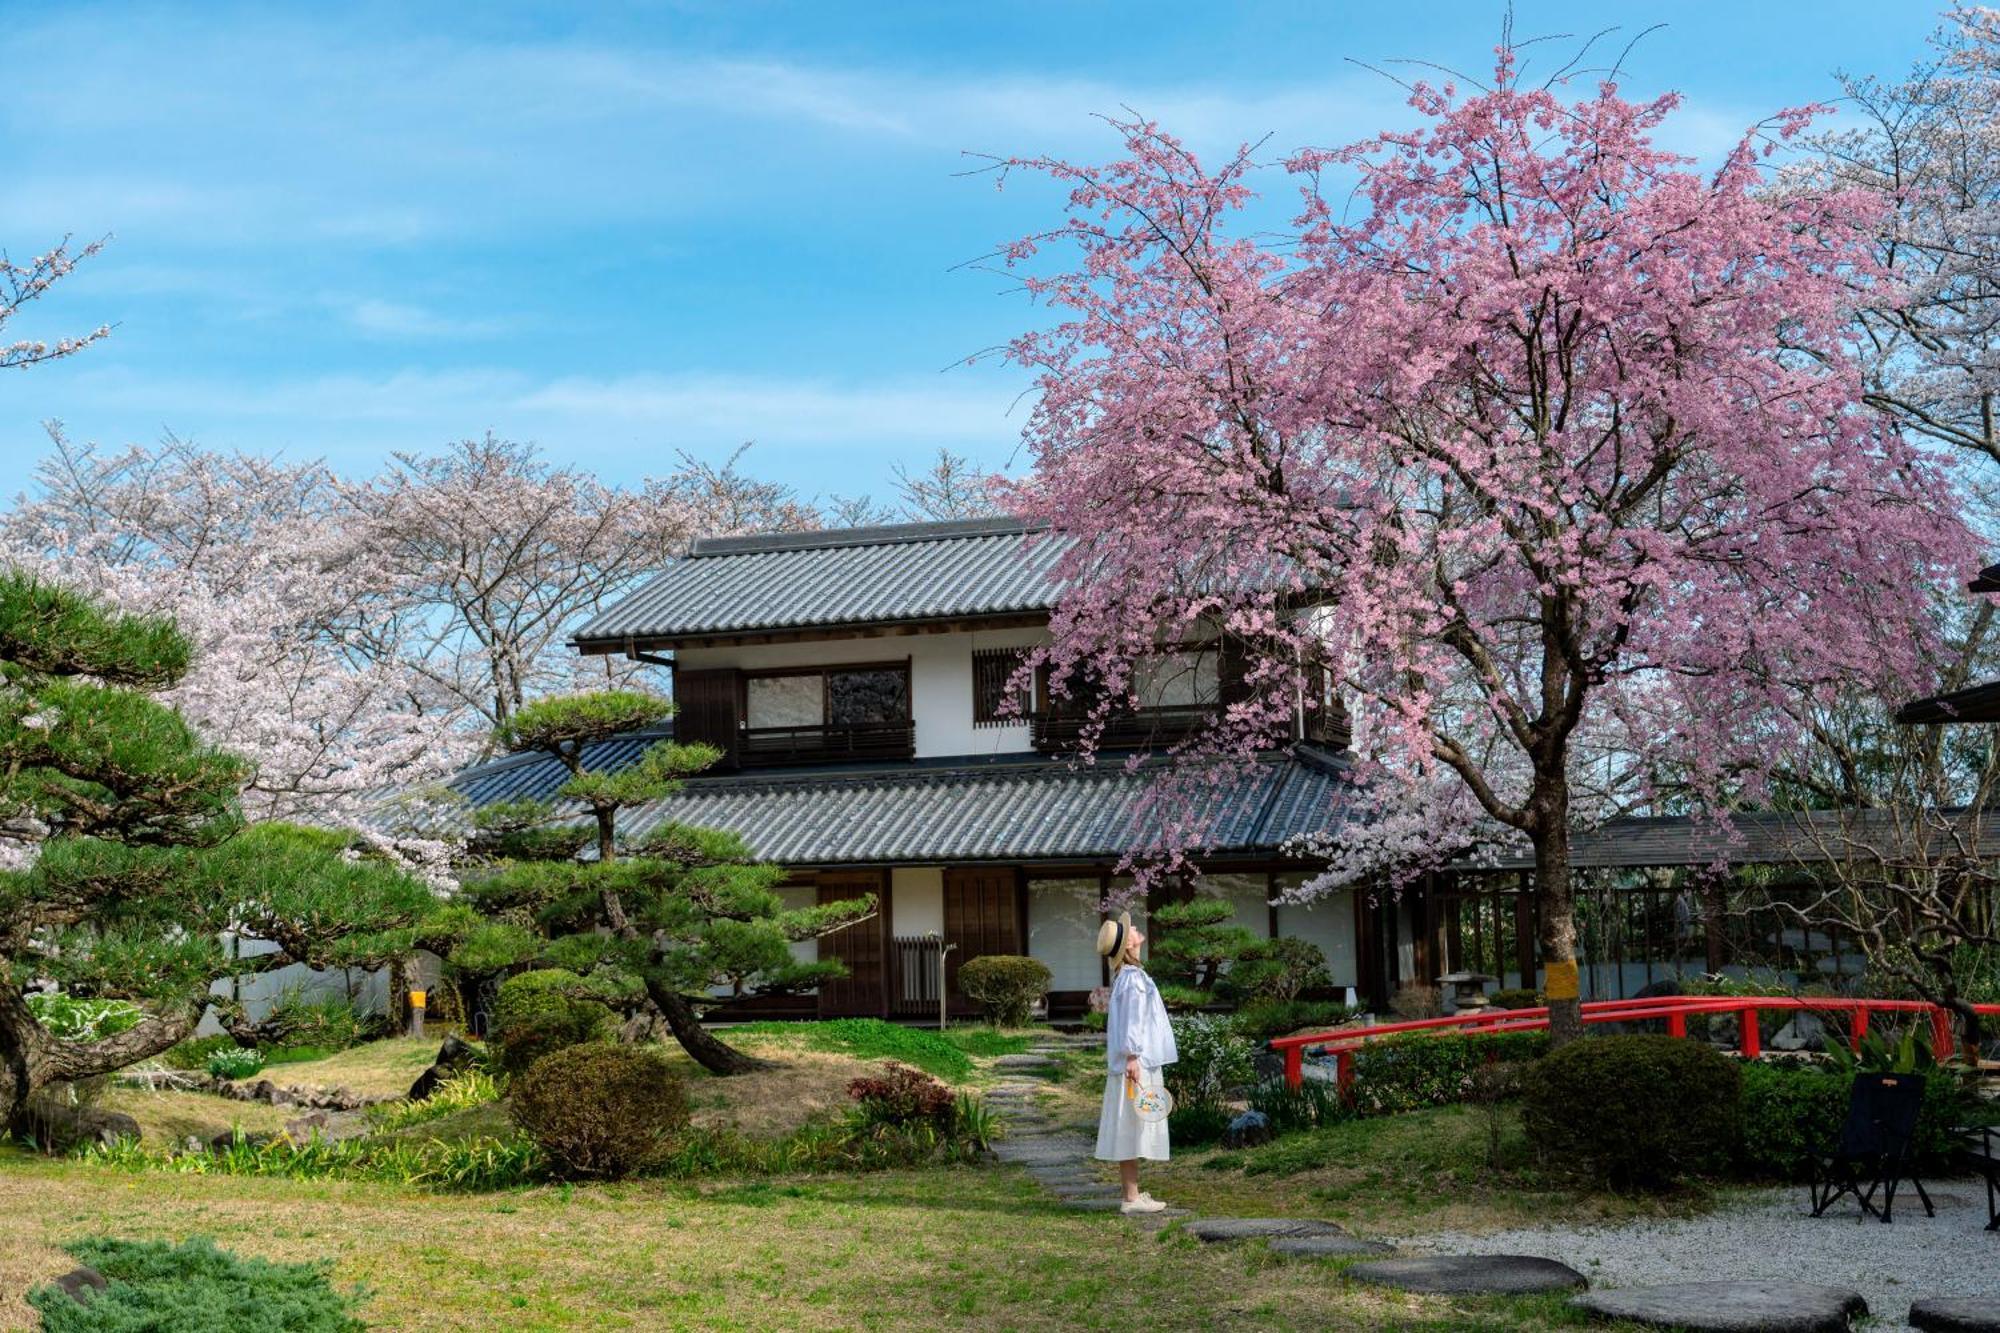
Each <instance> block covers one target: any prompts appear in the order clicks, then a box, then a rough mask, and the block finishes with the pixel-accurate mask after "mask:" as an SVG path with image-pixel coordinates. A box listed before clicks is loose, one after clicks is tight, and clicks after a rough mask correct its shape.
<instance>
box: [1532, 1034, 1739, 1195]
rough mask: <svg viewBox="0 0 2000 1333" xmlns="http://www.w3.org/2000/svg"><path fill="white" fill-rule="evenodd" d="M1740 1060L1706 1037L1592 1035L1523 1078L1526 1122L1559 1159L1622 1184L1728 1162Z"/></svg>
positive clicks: (1543, 1149)
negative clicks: (1708, 1042) (1703, 1039)
mask: <svg viewBox="0 0 2000 1333" xmlns="http://www.w3.org/2000/svg"><path fill="white" fill-rule="evenodd" d="M1739 1079H1740V1076H1739V1072H1738V1070H1737V1066H1736V1062H1735V1061H1733V1060H1731V1059H1729V1058H1728V1057H1727V1056H1724V1055H1721V1054H1719V1053H1718V1052H1716V1051H1714V1050H1711V1049H1710V1048H1709V1047H1708V1046H1707V1045H1705V1044H1704V1043H1702V1042H1697V1041H1688V1040H1686V1039H1684V1038H1676V1037H1658V1036H1630V1037H1585V1038H1582V1039H1580V1040H1577V1041H1573V1042H1571V1043H1570V1044H1569V1045H1567V1046H1564V1047H1563V1048H1561V1049H1560V1050H1556V1051H1551V1052H1550V1053H1549V1054H1548V1055H1545V1056H1543V1057H1542V1058H1541V1059H1540V1060H1538V1061H1536V1062H1535V1064H1534V1065H1533V1066H1532V1067H1531V1068H1530V1069H1529V1070H1528V1071H1527V1075H1526V1077H1525V1078H1524V1079H1523V1080H1522V1093H1523V1104H1522V1108H1521V1123H1522V1127H1523V1128H1524V1129H1525V1130H1526V1131H1527V1135H1528V1142H1529V1143H1530V1144H1531V1145H1533V1146H1534V1147H1535V1149H1536V1150H1537V1151H1539V1152H1540V1153H1541V1154H1542V1156H1543V1158H1544V1159H1545V1160H1547V1161H1548V1162H1549V1163H1550V1164H1551V1165H1554V1166H1556V1167H1559V1168H1564V1169H1568V1170H1573V1171H1576V1172H1580V1173H1582V1174H1585V1175H1588V1176H1590V1177H1592V1178H1594V1179H1596V1180H1599V1181H1602V1182H1603V1183H1605V1184H1608V1185H1611V1186H1613V1187H1615V1188H1626V1187H1631V1186H1637V1187H1658V1186H1663V1185H1671V1184H1673V1183H1674V1182H1676V1181H1679V1180H1685V1179H1687V1178H1688V1177H1690V1176H1699V1175H1705V1174H1708V1173H1711V1172H1715V1171H1719V1170H1722V1169H1724V1168H1725V1167H1726V1166H1727V1165H1728V1163H1729V1160H1730V1158H1731V1156H1732V1153H1733V1150H1734V1147H1735V1143H1736V1127H1737V1096H1738V1086H1739Z"/></svg>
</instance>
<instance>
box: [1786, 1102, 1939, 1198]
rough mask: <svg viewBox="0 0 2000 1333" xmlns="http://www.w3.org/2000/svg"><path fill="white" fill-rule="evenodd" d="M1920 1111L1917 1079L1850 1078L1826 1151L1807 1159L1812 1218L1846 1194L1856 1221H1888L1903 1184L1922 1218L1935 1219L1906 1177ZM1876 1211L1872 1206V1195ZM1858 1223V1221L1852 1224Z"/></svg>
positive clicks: (1920, 1192) (1911, 1177)
mask: <svg viewBox="0 0 2000 1333" xmlns="http://www.w3.org/2000/svg"><path fill="white" fill-rule="evenodd" d="M1923 1108H1924V1080H1923V1076H1922V1075H1920V1074H1856V1075H1855V1076H1854V1086H1853V1087H1852V1088H1851V1089H1849V1090H1848V1094H1847V1120H1846V1122H1845V1123H1844V1124H1842V1125H1841V1127H1840V1135H1839V1137H1838V1138H1837V1139H1835V1140H1834V1143H1833V1145H1832V1148H1831V1150H1830V1151H1827V1152H1823V1153H1816V1154H1814V1155H1813V1158H1812V1166H1811V1173H1810V1175H1809V1176H1808V1185H1809V1188H1810V1189H1811V1191H1812V1215H1813V1216H1814V1217H1820V1216H1823V1215H1824V1214H1825V1213H1826V1210H1827V1209H1829V1208H1831V1207H1832V1206H1833V1205H1834V1204H1835V1203H1838V1202H1839V1201H1840V1200H1841V1199H1843V1198H1845V1197H1846V1196H1848V1195H1850V1194H1852V1195H1853V1196H1854V1201H1855V1202H1856V1203H1858V1204H1860V1205H1861V1216H1862V1217H1875V1218H1878V1219H1880V1220H1881V1221H1883V1222H1887V1221H1889V1220H1890V1214H1891V1213H1892V1212H1893V1211H1894V1209H1895V1207H1896V1190H1897V1188H1898V1187H1899V1186H1900V1185H1901V1183H1902V1182H1903V1181H1905V1180H1907V1181H1909V1182H1910V1184H1912V1185H1914V1186H1915V1187H1916V1190H1917V1197H1918V1198H1919V1199H1922V1200H1923V1202H1924V1213H1925V1215H1926V1216H1928V1217H1936V1216H1937V1210H1936V1209H1935V1208H1933V1207H1931V1196H1930V1195H1928V1194H1926V1193H1924V1186H1923V1182H1922V1181H1920V1180H1918V1179H1917V1178H1916V1177H1915V1176H1914V1175H1911V1174H1910V1145H1911V1143H1912V1142H1913V1141H1914V1140H1915V1138H1916V1136H1917V1117H1918V1116H1919V1115H1920V1114H1921V1113H1922V1112H1923ZM1877 1192H1880V1194H1881V1195H1882V1206H1881V1207H1880V1208H1879V1209H1878V1208H1877V1207H1876V1206H1875V1195H1876V1194H1877ZM1856 1220H1857V1221H1858V1220H1860V1219H1859V1218H1857V1219H1856Z"/></svg>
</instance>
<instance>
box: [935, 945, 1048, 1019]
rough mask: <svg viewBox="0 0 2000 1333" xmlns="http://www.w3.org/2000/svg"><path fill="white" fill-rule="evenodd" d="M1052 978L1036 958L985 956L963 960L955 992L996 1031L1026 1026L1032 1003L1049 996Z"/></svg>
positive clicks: (992, 954)
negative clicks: (1002, 1028)
mask: <svg viewBox="0 0 2000 1333" xmlns="http://www.w3.org/2000/svg"><path fill="white" fill-rule="evenodd" d="M1053 979H1054V974H1053V973H1051V972H1050V971H1049V968H1048V964H1046V963H1044V962H1042V961H1041V960H1040V959H1039V958H1022V957H1019V956H1017V955H1015V954H1003V953H989V954H982V955H980V956H979V957H977V958H971V959H967V960H966V963H965V965H964V966H963V967H961V968H959V969H958V988H959V990H960V991H961V992H963V993H964V995H965V997H966V998H967V999H968V1000H971V1001H972V1002H973V1003H974V1004H976V1005H978V1006H979V1007H980V1008H981V1009H982V1010H984V1011H985V1013H986V1018H987V1021H988V1022H990V1023H992V1024H994V1025H995V1026H996V1027H1008V1028H1018V1027H1025V1026H1026V1025H1027V1022H1028V1019H1029V1016H1030V1015H1031V1014H1032V1013H1033V1012H1034V1008H1035V1001H1037V1000H1039V999H1041V998H1042V997H1043V996H1044V995H1046V994H1048V993H1049V982H1050V981H1052V980H1053Z"/></svg>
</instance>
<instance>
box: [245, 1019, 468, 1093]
mask: <svg viewBox="0 0 2000 1333" xmlns="http://www.w3.org/2000/svg"><path fill="white" fill-rule="evenodd" d="M443 1042H444V1036H443V1034H442V1033H440V1034H439V1035H437V1036H435V1037H423V1038H413V1037H392V1038H389V1039H388V1040H386V1041H371V1042H366V1043H364V1044H363V1045H360V1046H353V1047H349V1048H348V1049H347V1050H344V1051H341V1052H339V1053H338V1054H335V1055H329V1056H327V1057H326V1058H325V1059H323V1060H300V1061H299V1062H298V1063H296V1064H278V1065H269V1066H266V1067H265V1069H264V1070H263V1071H262V1072H261V1073H259V1074H257V1075H256V1076H255V1077H254V1078H251V1079H247V1080H244V1081H245V1082H251V1083H254V1082H257V1081H258V1080H260V1079H269V1080H270V1081H271V1082H273V1083H275V1084H277V1085H278V1086H279V1087H300V1088H329V1089H330V1088H346V1089H347V1090H348V1091H350V1092H357V1093H360V1094H361V1095H362V1096H364V1097H400V1096H402V1095H403V1094H404V1093H406V1092H408V1091H409V1090H410V1085H411V1084H412V1083H415V1082H416V1081H417V1075H419V1074H421V1073H423V1072H424V1070H426V1069H428V1068H429V1067H430V1065H431V1062H432V1061H433V1060H435V1059H437V1053H438V1047H439V1046H440V1045H442V1044H443Z"/></svg>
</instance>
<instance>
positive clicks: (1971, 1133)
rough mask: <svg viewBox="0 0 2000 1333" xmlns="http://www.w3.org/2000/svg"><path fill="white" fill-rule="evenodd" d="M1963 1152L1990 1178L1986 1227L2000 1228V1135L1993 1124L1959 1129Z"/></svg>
mask: <svg viewBox="0 0 2000 1333" xmlns="http://www.w3.org/2000/svg"><path fill="white" fill-rule="evenodd" d="M1959 1135H1960V1139H1959V1146H1960V1155H1961V1156H1962V1157H1964V1159H1965V1164H1966V1165H1967V1166H1969V1167H1971V1168H1972V1169H1973V1170H1974V1171H1975V1172H1977V1173H1978V1174H1979V1175H1981V1176H1983V1177H1984V1178H1985V1180H1986V1218H1987V1221H1986V1229H1987V1230H1988V1231H2000V1134H1996V1133H1995V1132H1994V1130H1993V1126H1991V1125H1978V1126H1974V1127H1973V1128H1970V1129H1962V1130H1960V1131H1959Z"/></svg>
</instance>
